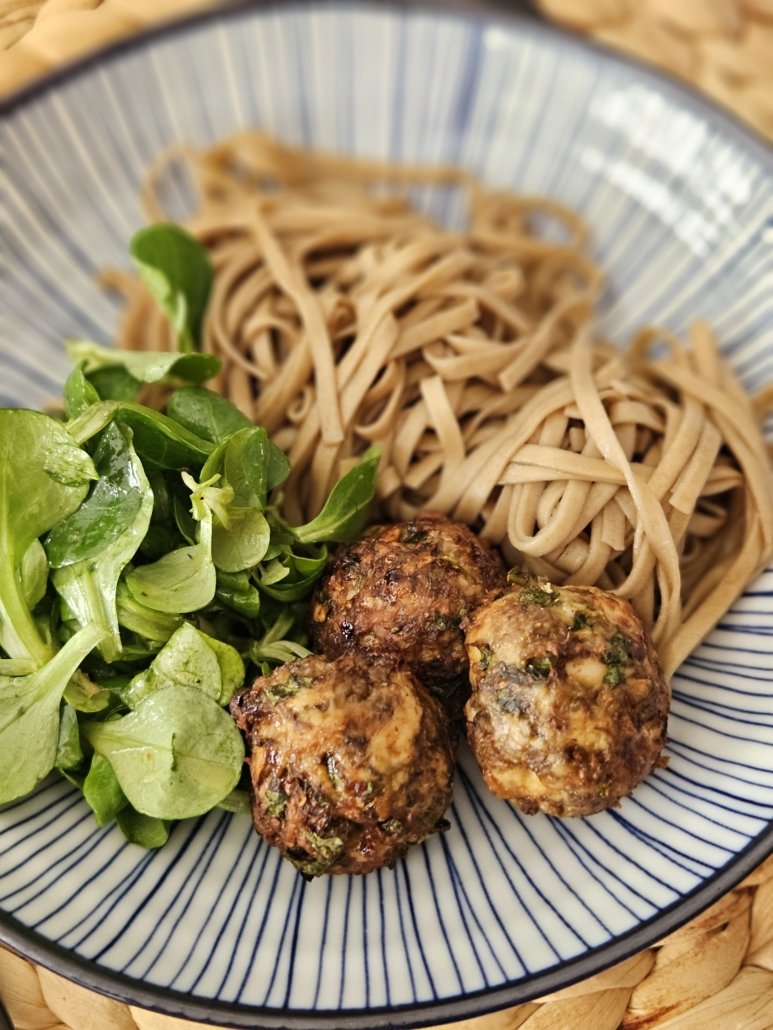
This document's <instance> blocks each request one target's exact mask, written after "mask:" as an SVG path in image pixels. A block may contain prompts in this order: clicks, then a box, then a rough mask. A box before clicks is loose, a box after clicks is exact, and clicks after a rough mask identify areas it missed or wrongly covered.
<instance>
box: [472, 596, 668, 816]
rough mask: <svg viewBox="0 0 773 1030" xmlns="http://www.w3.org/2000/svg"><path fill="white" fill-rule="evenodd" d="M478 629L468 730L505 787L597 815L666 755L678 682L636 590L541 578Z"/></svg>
mask: <svg viewBox="0 0 773 1030" xmlns="http://www.w3.org/2000/svg"><path fill="white" fill-rule="evenodd" d="M466 629H467V636H466V639H467V648H468V652H469V656H470V677H471V680H472V696H471V697H470V700H469V701H468V702H467V706H466V709H465V714H466V716H467V720H468V722H467V732H468V738H469V741H470V744H471V746H472V749H473V752H474V753H475V757H476V758H477V760H478V764H479V765H480V767H481V769H482V771H483V776H484V779H485V781H486V783H487V785H488V787H489V788H490V789H491V791H492V792H493V793H494V794H497V795H499V796H500V797H505V798H509V799H510V800H511V801H514V802H515V804H516V805H517V806H518V807H519V808H521V809H522V810H523V811H524V812H527V813H533V812H536V811H538V810H541V811H543V812H549V813H550V814H551V815H559V816H573V815H591V814H592V813H593V812H599V811H601V810H602V809H605V808H609V807H611V806H613V805H616V804H617V803H618V802H619V800H620V798H622V797H623V796H624V795H626V794H629V793H630V792H631V791H632V790H633V788H634V787H635V786H636V784H637V783H639V782H640V781H641V780H642V779H643V778H644V777H645V776H647V775H648V773H650V772H651V770H652V769H653V768H654V767H655V766H656V765H657V764H659V763H662V761H663V760H662V759H661V758H660V753H661V750H662V748H663V746H664V743H665V737H666V722H667V718H668V708H669V703H670V690H669V686H668V684H667V682H666V680H665V678H664V676H663V673H662V671H661V669H660V664H659V662H658V658H657V655H656V654H655V650H654V648H653V645H652V641H651V639H650V636H649V633H648V632H647V630H646V629H645V628H644V626H643V625H642V623H641V622H640V621H639V619H638V617H637V615H636V614H635V612H634V610H633V608H631V606H630V604H629V603H628V602H627V601H624V600H622V599H621V598H619V597H616V596H615V595H613V594H610V593H607V592H606V591H604V590H600V589H599V588H597V587H583V586H564V587H555V586H553V585H551V584H550V583H549V582H547V581H546V580H531V581H527V582H526V583H525V584H523V585H521V586H518V587H516V588H515V589H513V590H512V591H511V592H510V593H507V594H505V595H504V596H502V597H500V598H499V599H498V600H495V601H494V602H493V603H491V604H488V605H486V606H485V607H482V608H479V609H478V611H477V612H476V613H475V615H474V616H473V617H472V618H471V619H470V620H469V623H468V624H467V628H466Z"/></svg>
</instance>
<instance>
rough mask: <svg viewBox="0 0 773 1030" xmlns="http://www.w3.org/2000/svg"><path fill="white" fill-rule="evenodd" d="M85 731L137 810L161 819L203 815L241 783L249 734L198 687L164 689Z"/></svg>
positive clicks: (87, 725)
mask: <svg viewBox="0 0 773 1030" xmlns="http://www.w3.org/2000/svg"><path fill="white" fill-rule="evenodd" d="M84 732H85V734H86V737H87V738H88V740H89V743H90V744H91V745H92V747H93V748H94V750H95V751H97V752H98V753H99V754H101V755H103V756H104V757H105V758H107V760H108V761H109V762H110V764H111V765H112V767H113V771H114V772H115V775H116V778H117V779H118V782H119V783H120V785H121V789H122V790H123V792H124V794H125V795H126V797H127V798H128V800H129V801H130V802H131V804H132V805H133V806H134V808H135V809H136V810H137V811H138V812H142V813H144V814H145V815H150V816H155V817H156V818H157V819H190V818H192V817H193V816H197V815H202V814H203V813H204V812H208V811H209V810H210V809H211V808H213V807H214V806H215V805H217V804H219V802H221V801H222V800H223V799H224V798H225V797H227V796H228V794H230V792H231V791H232V790H233V789H234V787H235V786H236V784H237V783H238V782H239V776H240V774H241V769H242V763H243V761H244V743H243V741H242V737H241V734H240V733H239V730H238V729H237V728H236V724H235V723H234V721H233V720H232V719H231V717H230V716H229V715H228V713H227V712H226V711H225V710H224V709H223V708H221V707H220V705H219V704H218V703H217V701H215V700H213V699H212V698H211V697H208V696H207V695H206V694H205V693H204V692H203V691H201V690H197V689H196V688H194V687H182V686H174V687H163V688H162V689H161V690H158V691H156V692H154V693H153V694H151V695H150V697H147V698H146V699H145V700H144V701H142V702H141V703H140V704H139V705H138V706H137V708H136V709H135V710H134V711H133V712H130V713H129V714H128V715H124V716H122V717H121V718H119V719H111V720H109V721H108V722H93V723H86V724H85V726H84Z"/></svg>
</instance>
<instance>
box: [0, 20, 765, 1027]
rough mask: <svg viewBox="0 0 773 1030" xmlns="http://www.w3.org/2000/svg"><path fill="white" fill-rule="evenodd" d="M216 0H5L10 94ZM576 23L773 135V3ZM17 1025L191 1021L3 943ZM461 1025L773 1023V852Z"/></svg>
mask: <svg viewBox="0 0 773 1030" xmlns="http://www.w3.org/2000/svg"><path fill="white" fill-rule="evenodd" d="M205 4H206V0H47V2H45V3H40V2H36V0H0V93H7V92H8V91H10V90H12V89H15V88H17V87H19V86H21V85H24V84H25V83H27V82H30V81H32V80H33V79H34V78H35V77H37V76H38V75H40V74H42V73H44V72H45V71H47V70H49V69H51V68H54V67H56V66H57V65H59V64H62V63H64V62H66V61H69V60H72V59H73V58H76V57H78V56H80V55H81V54H84V53H86V52H88V51H89V50H93V49H94V48H96V47H98V46H100V45H102V44H104V43H107V42H109V41H111V40H114V39H117V38H120V37H121V36H125V35H127V34H129V33H131V32H134V31H136V30H137V29H139V28H141V27H143V26H144V25H147V24H149V23H151V22H158V21H161V20H165V19H169V18H173V17H174V16H175V15H177V14H179V13H182V12H184V11H188V10H192V9H193V8H195V7H198V6H204V5H205ZM539 6H540V7H541V9H542V12H543V13H544V14H545V15H546V16H547V17H548V18H551V19H553V20H555V21H556V22H559V23H561V24H563V25H565V26H567V27H569V28H571V29H573V30H574V31H577V32H579V33H584V34H587V35H589V36H592V37H595V38H596V39H598V40H599V41H601V42H603V43H606V44H608V45H610V46H613V47H617V48H619V49H621V50H624V51H627V52H630V53H633V54H635V55H637V56H638V57H640V58H644V59H645V60H648V61H652V62H653V63H655V64H657V65H659V66H661V67H665V68H666V69H667V70H669V71H670V72H672V73H674V74H676V75H678V76H680V77H682V78H685V79H687V80H689V81H691V82H693V83H694V84H697V85H698V86H699V88H701V89H702V90H704V91H705V92H706V93H707V94H709V95H710V96H712V97H714V99H716V100H718V101H719V102H720V103H722V104H724V105H726V106H728V107H729V108H731V109H732V110H734V111H735V112H736V113H737V114H738V115H740V116H741V117H742V118H744V119H745V120H746V121H747V122H748V123H749V124H751V125H752V126H753V127H754V128H756V129H757V130H758V131H759V132H761V133H762V134H763V135H765V136H767V137H768V138H771V139H773V0H540V3H539ZM0 999H2V1002H3V1004H4V1006H5V1008H6V1009H7V1011H8V1014H9V1016H10V1018H11V1021H12V1024H13V1026H14V1030H135V1028H139V1030H189V1028H191V1030H192V1028H194V1027H198V1026H202V1027H203V1024H199V1023H190V1022H186V1021H183V1020H179V1019H172V1018H169V1017H166V1016H160V1015H158V1014H156V1013H152V1012H147V1011H145V1010H142V1009H137V1008H134V1007H128V1006H126V1005H123V1004H120V1003H118V1002H115V1001H111V1000H110V999H107V998H103V997H101V996H99V995H95V994H93V993H91V992H89V991H87V990H85V989H83V988H81V987H77V986H75V985H74V984H71V983H68V982H67V981H66V980H63V979H62V978H61V977H59V976H56V975H55V974H53V973H51V972H49V971H47V970H45V969H41V968H36V967H34V966H32V965H31V964H30V963H28V962H26V961H25V960H24V959H21V958H19V957H18V956H16V955H12V954H11V953H10V952H7V951H3V950H0ZM453 1026H454V1027H455V1030H515V1028H516V1027H523V1028H525V1030H666V1028H668V1030H719V1028H721V1030H773V858H770V859H768V861H767V862H766V863H764V864H763V865H762V866H761V867H760V868H759V869H758V870H757V871H756V872H755V873H754V874H753V875H752V876H750V877H749V878H748V879H747V880H745V881H744V882H743V883H742V884H740V885H739V886H738V887H736V888H735V890H732V891H730V892H729V893H728V894H727V895H725V897H723V898H722V899H721V900H720V901H719V902H717V903H716V904H715V905H714V906H713V907H712V908H710V909H708V911H706V912H704V913H703V914H702V915H701V916H700V917H698V918H697V919H695V920H693V921H692V922H691V923H688V924H687V925H686V926H685V927H683V928H682V929H680V930H678V931H677V932H676V933H674V934H671V935H670V936H669V937H667V938H666V939H665V940H664V941H662V942H660V943H659V944H657V945H655V946H653V947H652V948H649V949H647V950H645V951H643V952H641V953H640V954H638V955H635V956H633V957H632V958H629V959H627V960H626V961H624V962H621V963H620V964H619V965H617V966H614V967H612V968H611V969H608V970H606V971H605V972H603V973H600V974H599V975H597V976H594V977H591V978H590V979H587V980H584V981H582V982H581V983H578V984H575V985H574V986H573V987H570V988H567V989H566V990H564V991H560V992H558V993H556V994H553V995H550V996H549V997H545V998H542V999H540V1000H538V1001H535V1002H532V1003H530V1004H527V1005H520V1006H517V1007H516V1008H511V1009H506V1010H504V1011H502V1012H499V1013H494V1014H492V1015H490V1016H483V1017H480V1018H478V1019H473V1020H467V1021H465V1022H462V1023H455V1024H453Z"/></svg>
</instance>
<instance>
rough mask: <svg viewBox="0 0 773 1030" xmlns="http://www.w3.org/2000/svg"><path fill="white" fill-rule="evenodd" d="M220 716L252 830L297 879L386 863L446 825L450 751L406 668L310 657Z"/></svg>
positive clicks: (264, 681)
mask: <svg viewBox="0 0 773 1030" xmlns="http://www.w3.org/2000/svg"><path fill="white" fill-rule="evenodd" d="M231 713H232V715H233V717H234V719H235V720H236V723H237V725H238V726H239V728H240V729H241V730H242V732H243V733H244V735H245V740H246V744H247V762H248V765H249V771H250V778H251V785H252V791H251V793H252V815H253V821H254V823H255V827H256V829H257V830H258V832H259V833H260V834H261V836H262V837H264V839H265V840H266V841H268V843H269V844H272V845H274V846H275V847H277V848H279V850H280V851H281V852H282V853H283V854H284V855H285V856H286V857H287V858H289V859H290V861H291V862H293V864H294V865H295V866H296V867H297V868H298V869H299V870H300V871H301V873H303V875H304V876H306V877H307V878H309V877H312V876H318V875H320V874H322V873H367V872H371V871H372V870H374V869H378V868H380V867H382V866H391V865H393V864H394V862H395V861H396V859H398V858H400V857H401V856H402V855H404V854H405V852H406V851H407V850H408V848H409V846H410V845H411V844H416V843H418V842H419V841H421V840H423V839H424V838H425V837H427V836H429V835H430V834H432V833H434V832H435V831H437V830H441V829H445V828H446V827H447V823H446V822H445V820H444V814H445V812H446V809H447V808H448V806H449V804H450V803H451V795H452V790H453V774H454V755H453V749H452V746H451V742H450V738H449V733H448V730H447V728H446V725H445V719H444V717H443V713H442V710H441V708H440V704H439V702H438V701H436V700H435V698H434V697H432V696H431V694H429V692H428V691H427V690H425V689H424V687H422V686H421V684H419V683H418V682H417V681H416V680H415V678H414V677H413V676H412V674H411V673H410V671H409V670H407V669H405V668H398V667H396V666H393V665H389V664H387V663H384V662H372V661H370V662H368V661H365V660H363V659H362V658H360V657H358V656H356V655H344V656H342V657H340V658H337V659H335V660H328V659H325V658H322V657H320V656H318V655H312V656H310V657H309V658H304V659H300V660H298V661H294V662H289V663H287V664H286V665H283V666H280V667H279V668H278V669H275V670H274V672H273V673H272V674H271V675H270V676H263V677H260V678H259V679H257V680H256V681H255V682H254V683H253V684H252V686H251V687H249V688H247V689H246V690H244V691H242V692H241V693H240V694H238V695H237V696H236V697H235V698H234V700H233V701H232V702H231Z"/></svg>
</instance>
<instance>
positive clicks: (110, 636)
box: [46, 423, 153, 661]
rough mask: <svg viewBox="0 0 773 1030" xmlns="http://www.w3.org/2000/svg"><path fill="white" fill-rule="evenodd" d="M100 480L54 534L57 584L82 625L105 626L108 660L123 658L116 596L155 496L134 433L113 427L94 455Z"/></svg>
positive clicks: (50, 542)
mask: <svg viewBox="0 0 773 1030" xmlns="http://www.w3.org/2000/svg"><path fill="white" fill-rule="evenodd" d="M94 464H95V466H96V469H97V472H98V473H99V479H98V480H97V482H96V484H95V486H94V489H93V491H92V492H91V494H90V495H89V497H87V498H86V500H85V501H84V502H83V504H82V505H81V506H80V508H78V510H77V511H75V512H73V514H72V515H70V516H69V517H68V518H67V519H65V520H63V521H62V522H59V523H58V524H57V525H56V526H55V527H54V528H53V529H52V531H51V532H50V533H49V535H48V538H47V540H46V552H47V554H48V561H49V564H50V566H51V569H52V575H51V580H52V583H53V585H54V587H55V589H56V591H57V592H58V594H59V595H60V597H62V599H63V600H64V601H65V602H66V603H67V606H68V609H69V611H70V613H71V614H72V615H73V616H74V618H75V619H76V620H77V621H78V622H79V624H80V625H81V626H87V625H89V624H93V625H97V626H101V627H102V628H103V629H104V631H105V637H104V639H103V640H102V643H101V644H100V650H101V652H102V655H103V657H104V658H105V659H106V660H107V661H114V660H115V659H116V658H118V657H119V656H120V655H121V652H122V650H123V645H122V643H121V633H120V628H119V625H118V611H117V608H116V595H117V591H118V582H119V579H120V576H121V573H122V572H123V570H124V569H125V567H126V566H127V565H128V563H129V562H130V561H131V559H132V558H133V557H134V555H135V553H136V551H137V549H138V547H139V545H140V543H141V541H142V538H143V537H144V536H145V533H146V532H147V530H148V526H149V524H150V515H151V512H152V510H153V495H152V493H151V491H150V486H149V484H148V480H147V477H146V475H145V471H144V469H143V467H142V463H141V462H140V460H139V458H138V457H137V454H136V452H135V450H134V448H133V447H132V443H131V433H130V432H129V430H127V429H124V428H122V427H119V426H117V425H116V424H115V423H111V424H110V425H108V426H107V427H106V428H105V430H104V431H103V433H102V434H101V436H100V439H99V443H98V444H97V447H96V450H95V451H94Z"/></svg>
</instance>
